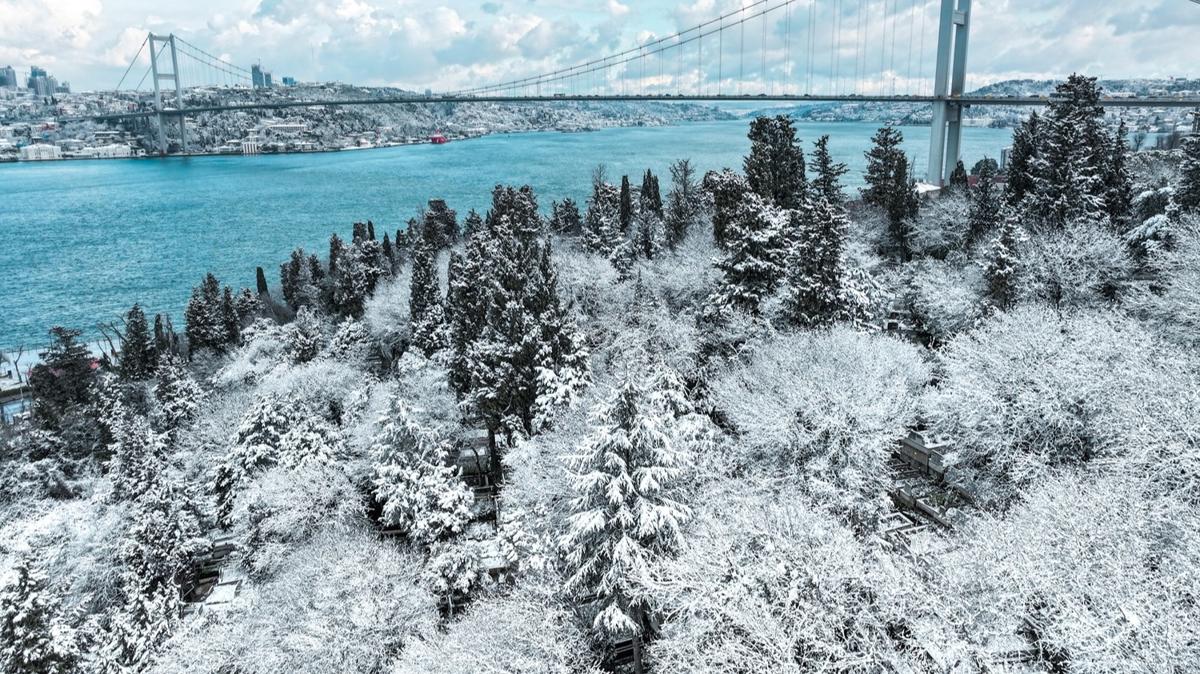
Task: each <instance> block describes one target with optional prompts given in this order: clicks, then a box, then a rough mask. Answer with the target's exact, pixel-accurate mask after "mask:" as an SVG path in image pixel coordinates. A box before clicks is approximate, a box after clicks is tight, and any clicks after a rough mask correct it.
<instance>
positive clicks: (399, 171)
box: [0, 120, 1010, 350]
mask: <svg viewBox="0 0 1200 674" xmlns="http://www.w3.org/2000/svg"><path fill="white" fill-rule="evenodd" d="M746 128H747V122H745V121H740V120H739V121H732V122H731V121H726V122H703V123H693V124H684V125H679V126H672V127H659V128H628V129H606V130H602V131H595V132H591V133H556V132H545V133H527V134H519V135H497V136H488V137H485V138H479V139H475V140H470V141H461V142H454V143H449V144H446V145H440V146H433V145H415V146H408V147H395V148H385V149H376V150H361V151H354V152H334V153H322V154H303V155H274V156H255V157H240V156H237V157H193V158H167V159H147V160H110V161H74V162H50V163H26V164H7V165H0V193H2V194H3V201H2V202H0V301H2V302H3V305H2V311H3V320H2V321H0V350H2V349H3V348H11V347H14V346H16V345H19V344H26V345H40V344H42V343H43V342H44V340H45V338H46V331H47V330H48V329H49V328H50V327H51V326H54V325H65V326H70V327H76V328H80V329H83V330H85V331H86V332H87V333H88V334H89V335H91V336H95V335H96V331H95V325H96V324H97V323H99V322H103V321H111V320H114V319H116V318H117V317H118V316H119V315H120V314H121V313H123V312H124V311H126V310H127V309H128V308H129V306H131V305H132V304H133V303H134V302H141V304H142V306H143V307H144V308H145V309H146V311H147V313H151V314H152V313H154V312H163V313H169V314H171V315H172V316H173V317H174V320H175V324H176V326H177V327H179V328H180V329H182V321H181V316H182V311H183V306H184V304H185V303H186V301H187V298H188V295H189V292H190V290H191V287H192V286H193V285H195V284H196V283H197V282H198V280H199V279H200V278H201V276H203V274H204V273H206V272H208V271H212V272H213V273H215V274H216V275H217V276H218V277H219V278H220V279H221V280H222V281H223V282H225V283H227V284H230V285H233V286H234V287H242V286H247V287H253V285H254V268H255V267H256V266H259V265H261V266H263V267H264V268H265V269H266V270H267V278H268V279H269V280H271V282H272V283H274V282H275V280H276V279H277V278H278V268H279V266H278V265H279V263H280V262H281V261H283V260H284V259H285V258H286V257H287V255H288V253H289V252H290V251H291V250H292V248H293V247H295V246H304V247H305V248H306V249H308V250H315V251H318V252H320V253H322V254H323V253H324V251H325V249H326V246H327V242H328V238H329V234H330V232H332V231H335V230H336V231H338V232H340V233H341V234H342V235H343V236H345V237H348V236H349V233H350V225H351V223H353V222H354V221H356V220H367V219H371V220H373V221H374V222H375V223H376V231H377V232H379V233H380V235H381V236H382V233H383V232H384V231H395V230H396V229H397V228H398V227H402V226H403V225H404V223H405V222H407V220H408V219H409V218H410V217H412V216H414V215H416V214H417V213H418V212H419V210H420V208H421V206H422V205H423V204H424V203H425V201H426V200H428V199H429V198H431V197H441V198H444V199H446V200H447V202H448V203H449V204H450V206H451V207H452V208H455V209H457V210H458V212H459V217H460V220H461V218H462V216H463V215H465V214H466V212H467V210H468V209H470V208H476V209H479V210H480V211H481V212H482V211H483V210H484V209H485V208H486V207H487V205H488V203H489V201H490V194H491V188H492V187H493V186H494V185H496V184H497V183H513V184H524V183H529V184H530V185H533V187H534V189H535V190H536V192H537V194H538V196H539V203H540V204H541V206H542V208H543V209H544V210H549V206H550V201H551V199H561V198H563V197H567V196H570V197H573V198H575V199H576V200H577V201H579V202H580V204H581V205H582V203H583V201H584V199H585V197H586V196H587V193H588V191H589V180H590V175H591V171H592V169H593V168H594V167H595V166H596V165H597V164H599V163H601V162H603V163H605V164H607V165H608V169H609V171H608V172H609V175H610V176H613V177H615V178H616V179H619V177H620V176H621V174H623V173H628V174H629V175H630V177H631V180H633V181H634V184H635V185H636V184H640V175H641V173H642V171H644V170H645V169H646V168H650V169H652V170H654V171H655V173H661V174H663V176H664V178H663V181H662V184H663V191H664V195H665V193H666V190H667V183H668V181H669V177H668V175H667V171H666V169H667V166H668V165H669V164H670V163H671V162H672V161H674V160H675V159H678V158H681V157H689V158H691V159H692V161H693V163H694V164H696V165H697V166H698V168H699V169H700V170H702V171H703V170H706V169H710V168H721V167H724V166H729V167H733V168H740V166H741V158H742V156H743V155H744V154H745V153H746V151H747V148H748V146H749V143H748V141H747V140H746ZM874 131H875V125H872V124H859V123H825V124H818V123H803V124H801V125H800V134H801V136H802V138H803V139H804V141H805V148H806V150H807V149H808V148H810V147H811V141H812V140H814V139H816V138H817V137H818V136H820V135H821V134H825V133H828V134H830V136H831V141H830V147H831V149H832V151H833V152H834V154H835V155H836V157H837V159H838V160H839V161H844V162H846V163H847V164H848V165H849V166H850V173H849V174H848V175H847V176H846V181H847V184H848V185H851V186H856V185H857V184H858V183H859V181H860V175H861V173H862V168H863V152H864V151H865V150H866V149H867V148H868V147H869V145H870V136H871V134H872V133H874ZM903 132H904V135H905V140H906V143H907V145H908V149H909V152H910V153H911V154H912V155H913V156H914V158H915V159H916V162H917V167H918V169H919V171H920V172H921V173H923V172H924V163H925V155H926V153H927V149H926V147H927V142H928V138H929V129H928V127H904V128H903ZM1009 137H1010V134H1009V132H1008V131H1005V130H994V129H975V128H971V129H966V130H965V131H964V139H963V141H964V142H963V155H964V159H966V160H967V162H968V165H970V163H973V162H974V161H975V160H976V159H978V158H979V157H981V156H983V155H985V154H986V155H988V156H992V157H999V155H1000V149H1001V148H1002V147H1005V146H1006V145H1008V142H1009Z"/></svg>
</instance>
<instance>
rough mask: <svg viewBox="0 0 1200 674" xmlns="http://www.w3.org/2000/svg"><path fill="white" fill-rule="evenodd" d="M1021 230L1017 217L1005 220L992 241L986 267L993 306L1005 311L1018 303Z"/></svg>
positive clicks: (1011, 216)
mask: <svg viewBox="0 0 1200 674" xmlns="http://www.w3.org/2000/svg"><path fill="white" fill-rule="evenodd" d="M1020 240H1021V230H1020V224H1019V223H1018V222H1017V218H1016V216H1015V215H1012V214H1010V215H1009V216H1008V217H1006V218H1004V221H1003V223H1002V224H1001V225H1000V232H999V234H998V235H997V236H996V238H995V240H993V241H992V245H991V248H990V249H989V250H988V253H987V263H986V266H985V267H984V272H983V273H984V278H985V279H986V280H987V285H988V297H989V298H990V300H991V303H992V305H993V306H995V307H996V308H998V309H1001V310H1004V309H1008V308H1010V307H1012V305H1013V304H1014V303H1015V302H1016V297H1017V289H1016V279H1017V270H1018V269H1019V267H1020V265H1019V261H1018V257H1017V246H1018V245H1019V244H1020Z"/></svg>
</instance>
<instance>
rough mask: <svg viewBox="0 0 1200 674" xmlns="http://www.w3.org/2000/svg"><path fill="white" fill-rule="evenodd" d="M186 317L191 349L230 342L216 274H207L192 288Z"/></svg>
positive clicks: (186, 329) (212, 346)
mask: <svg viewBox="0 0 1200 674" xmlns="http://www.w3.org/2000/svg"><path fill="white" fill-rule="evenodd" d="M184 319H185V320H186V323H187V325H186V327H185V333H186V334H187V338H188V349H189V351H192V352H194V351H196V350H197V349H203V348H211V349H220V348H221V347H222V346H224V345H225V343H226V342H228V338H229V334H228V331H227V330H226V328H225V323H224V316H223V314H222V310H221V284H220V283H219V282H218V281H217V278H216V277H215V276H213V275H212V274H207V275H206V276H205V277H204V280H203V281H202V282H201V283H200V285H199V286H197V287H195V288H193V289H192V297H191V299H190V300H188V304H187V309H186V310H185V311H184Z"/></svg>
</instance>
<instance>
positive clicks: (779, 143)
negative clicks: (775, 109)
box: [743, 115, 808, 208]
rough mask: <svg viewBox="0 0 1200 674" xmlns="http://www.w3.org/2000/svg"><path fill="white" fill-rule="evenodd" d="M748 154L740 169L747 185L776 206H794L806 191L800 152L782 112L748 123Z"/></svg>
mask: <svg viewBox="0 0 1200 674" xmlns="http://www.w3.org/2000/svg"><path fill="white" fill-rule="evenodd" d="M749 138H750V154H749V155H747V156H746V159H745V162H744V164H745V165H744V167H743V170H744V172H745V174H746V183H747V185H749V187H750V189H751V190H753V191H754V192H755V193H756V194H758V195H759V196H761V197H762V198H764V199H767V200H768V201H770V202H771V203H773V204H775V205H776V206H778V207H780V208H797V207H799V206H800V204H801V203H803V202H804V199H805V198H806V196H807V194H808V181H807V178H806V177H805V174H804V152H803V150H801V149H800V144H799V142H798V141H797V140H796V129H795V127H793V126H792V120H791V118H789V117H787V116H786V115H778V116H776V117H758V118H756V119H755V120H754V121H753V122H751V123H750V133H749Z"/></svg>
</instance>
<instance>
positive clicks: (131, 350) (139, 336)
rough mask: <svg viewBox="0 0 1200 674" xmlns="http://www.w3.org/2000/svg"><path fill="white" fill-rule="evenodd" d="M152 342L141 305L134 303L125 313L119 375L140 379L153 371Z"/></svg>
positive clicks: (153, 355) (133, 379)
mask: <svg viewBox="0 0 1200 674" xmlns="http://www.w3.org/2000/svg"><path fill="white" fill-rule="evenodd" d="M155 359H156V356H155V354H154V344H153V343H152V342H151V341H150V327H149V325H148V324H147V323H146V314H145V313H144V312H143V311H142V308H141V306H139V305H137V304H134V305H133V308H132V309H130V310H129V313H128V314H126V315H125V336H124V337H123V338H122V339H121V376H122V377H123V378H125V379H129V380H132V381H140V380H142V379H145V378H147V377H149V376H150V375H151V374H153V373H154V363H155Z"/></svg>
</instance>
